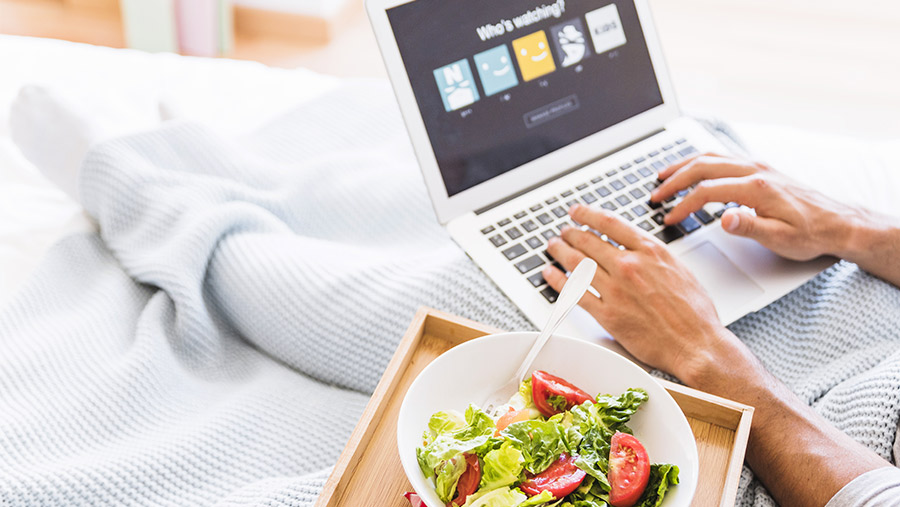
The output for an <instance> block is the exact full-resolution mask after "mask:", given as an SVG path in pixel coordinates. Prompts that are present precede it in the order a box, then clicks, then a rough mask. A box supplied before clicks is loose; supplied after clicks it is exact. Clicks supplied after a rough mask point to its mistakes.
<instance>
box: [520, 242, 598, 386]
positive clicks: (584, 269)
mask: <svg viewBox="0 0 900 507" xmlns="http://www.w3.org/2000/svg"><path fill="white" fill-rule="evenodd" d="M596 272H597V263H596V262H594V260H593V259H588V258H585V259H582V261H581V262H579V263H578V266H576V267H575V270H574V271H572V274H571V275H569V279H568V280H567V281H566V284H565V285H564V286H563V289H562V291H561V292H560V293H559V297H558V298H556V304H554V305H553V311H552V312H551V313H550V319H548V320H547V324H546V325H545V326H544V330H543V331H541V334H540V335H539V336H538V337H537V339H536V340H535V341H534V345H532V346H531V350H530V351H528V355H527V356H525V360H524V361H522V365H521V366H519V370H518V371H517V372H516V376H515V377H514V378H516V379H518V380H519V383H520V384H521V383H522V380H523V379H524V378H525V374H526V373H528V370H529V368H531V363H533V362H534V359H535V358H536V357H537V355H538V353H539V352H540V351H541V349H542V348H544V345H545V344H546V343H547V340H549V339H550V337H551V336H553V332H554V331H556V328H558V327H559V325H560V324H561V323H562V321H563V320H565V318H566V316H568V315H569V312H571V311H572V308H575V305H576V304H578V301H580V300H581V296H583V295H584V292H585V291H586V290H587V289H588V287H590V286H591V282H592V281H593V280H594V273H596Z"/></svg>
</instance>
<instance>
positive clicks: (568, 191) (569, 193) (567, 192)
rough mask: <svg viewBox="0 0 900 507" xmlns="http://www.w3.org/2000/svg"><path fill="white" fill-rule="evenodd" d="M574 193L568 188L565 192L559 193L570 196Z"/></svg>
mask: <svg viewBox="0 0 900 507" xmlns="http://www.w3.org/2000/svg"><path fill="white" fill-rule="evenodd" d="M574 193H575V192H572V191H571V190H566V191H565V192H563V193H561V194H559V195H561V196H563V197H569V196H570V195H572V194H574Z"/></svg>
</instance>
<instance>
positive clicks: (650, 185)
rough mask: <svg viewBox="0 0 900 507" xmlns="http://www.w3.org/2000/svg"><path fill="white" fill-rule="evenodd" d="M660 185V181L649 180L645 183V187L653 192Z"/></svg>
mask: <svg viewBox="0 0 900 507" xmlns="http://www.w3.org/2000/svg"><path fill="white" fill-rule="evenodd" d="M658 186H659V182H658V181H648V182H647V183H644V188H645V189H646V190H647V192H653V189H654V188H656V187H658Z"/></svg>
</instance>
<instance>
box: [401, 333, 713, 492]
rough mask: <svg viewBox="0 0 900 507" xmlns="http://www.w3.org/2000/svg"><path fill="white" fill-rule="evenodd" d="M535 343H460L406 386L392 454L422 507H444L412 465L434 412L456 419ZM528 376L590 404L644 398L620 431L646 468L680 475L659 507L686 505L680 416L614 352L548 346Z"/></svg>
mask: <svg viewBox="0 0 900 507" xmlns="http://www.w3.org/2000/svg"><path fill="white" fill-rule="evenodd" d="M536 337H537V333H534V332H520V333H503V334H495V335H489V336H484V337H482V338H477V339H475V340H471V341H468V342H466V343H463V344H461V345H458V346H456V347H453V348H452V349H450V350H448V351H447V352H445V353H443V354H442V355H441V356H440V357H438V358H437V359H435V360H434V361H433V362H432V363H431V364H429V365H428V366H427V367H426V368H425V369H424V370H422V373H420V374H419V376H418V377H416V379H415V381H413V383H412V385H410V387H409V391H407V393H406V396H405V397H404V398H403V404H402V405H401V406H400V414H399V415H398V419H397V447H398V449H399V451H400V462H401V463H402V464H403V470H404V471H405V472H406V476H407V477H408V478H409V482H410V483H412V486H413V488H414V489H415V490H416V493H417V494H418V495H419V497H421V498H422V499H423V500H424V501H425V504H426V505H428V506H429V507H444V504H443V503H442V502H441V501H440V499H438V497H437V494H436V493H435V491H434V486H433V485H432V483H431V482H430V481H428V480H427V479H426V478H425V476H424V475H422V471H421V469H419V464H418V462H417V461H416V447H417V446H419V445H421V444H422V432H423V431H425V429H426V427H427V425H428V419H429V418H430V417H431V415H432V414H433V413H435V412H437V411H439V410H451V409H453V410H458V411H460V412H462V411H464V410H465V409H466V407H468V406H469V404H470V403H475V404H476V405H480V404H481V403H482V402H483V401H484V400H485V399H486V398H487V397H488V395H490V394H491V393H492V392H493V391H494V390H495V389H496V388H497V387H498V386H501V385H503V384H504V383H505V382H506V381H507V380H509V377H511V376H512V375H513V373H514V372H515V370H516V368H517V367H518V365H519V364H521V361H522V360H523V359H524V357H525V354H526V353H527V352H528V348H529V347H530V346H531V344H532V343H534V339H535V338H536ZM532 369H533V370H545V371H547V372H548V373H551V374H553V375H556V376H559V377H562V378H564V379H566V380H568V381H569V382H571V383H573V384H575V385H576V386H578V387H580V388H582V389H584V390H585V391H587V392H588V393H589V394H591V395H592V396H593V395H596V394H598V393H609V394H613V395H618V394H621V393H623V392H625V390H626V389H628V388H629V387H640V388H642V389H644V390H646V391H647V393H648V394H649V395H650V398H649V400H648V401H647V403H645V404H644V405H643V406H641V408H640V409H639V410H638V411H637V413H636V414H635V415H634V417H633V418H632V419H631V422H629V423H628V426H629V427H630V428H631V429H632V430H633V431H634V435H635V436H636V437H637V438H638V439H639V440H640V441H641V443H643V444H644V447H646V449H647V453H648V454H649V456H650V461H651V463H672V464H675V465H678V468H679V469H680V472H679V476H678V477H679V479H680V483H679V484H678V485H677V486H674V487H672V488H671V489H670V490H669V493H668V494H666V498H665V501H664V502H663V504H662V505H663V506H664V507H688V506H689V505H690V504H691V499H692V498H693V497H694V491H695V490H696V488H697V477H698V467H699V458H698V457H697V444H696V442H695V441H694V435H693V433H692V432H691V427H690V425H688V422H687V419H685V417H684V413H682V411H681V409H680V408H678V405H677V404H676V403H675V400H673V399H672V397H671V396H670V395H669V393H668V392H666V390H665V389H664V388H663V387H662V386H661V385H660V384H659V383H657V382H656V380H655V379H654V378H653V377H651V376H650V375H648V374H647V372H645V371H644V370H642V369H641V368H640V367H638V366H637V365H635V364H634V363H632V362H631V361H629V360H627V359H625V358H623V357H622V356H620V355H618V354H616V353H615V352H612V351H610V350H608V349H605V348H603V347H600V346H599V345H595V344H593V343H589V342H586V341H583V340H578V339H575V338H569V337H565V336H554V337H553V338H551V339H550V340H549V341H548V342H547V344H546V345H545V346H544V349H543V350H542V351H541V353H540V354H539V355H538V357H537V359H536V360H535V361H534V364H533V365H532ZM529 373H530V372H529Z"/></svg>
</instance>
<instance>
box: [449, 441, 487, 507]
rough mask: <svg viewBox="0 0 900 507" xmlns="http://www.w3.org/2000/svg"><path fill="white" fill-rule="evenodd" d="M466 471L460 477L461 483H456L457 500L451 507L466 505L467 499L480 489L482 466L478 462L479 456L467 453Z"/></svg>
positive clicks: (455, 499)
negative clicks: (453, 506)
mask: <svg viewBox="0 0 900 507" xmlns="http://www.w3.org/2000/svg"><path fill="white" fill-rule="evenodd" d="M464 456H465V457H466V471H465V472H463V474H462V475H460V476H459V482H457V483H456V498H454V499H453V501H452V502H450V505H463V504H465V503H466V497H467V496H469V495H471V494H472V493H474V492H475V490H477V489H478V484H479V483H480V482H481V464H480V463H479V462H478V456H476V455H474V454H469V453H465V454H464Z"/></svg>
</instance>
